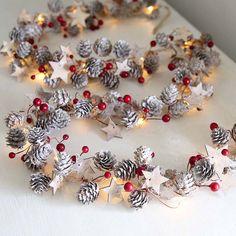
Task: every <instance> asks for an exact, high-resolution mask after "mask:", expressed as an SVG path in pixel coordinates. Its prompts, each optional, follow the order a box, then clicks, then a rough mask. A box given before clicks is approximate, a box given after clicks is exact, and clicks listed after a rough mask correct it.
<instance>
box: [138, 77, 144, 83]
mask: <svg viewBox="0 0 236 236" xmlns="http://www.w3.org/2000/svg"><path fill="white" fill-rule="evenodd" d="M138 82H139V83H140V84H143V83H144V82H145V79H144V77H143V76H141V77H139V78H138Z"/></svg>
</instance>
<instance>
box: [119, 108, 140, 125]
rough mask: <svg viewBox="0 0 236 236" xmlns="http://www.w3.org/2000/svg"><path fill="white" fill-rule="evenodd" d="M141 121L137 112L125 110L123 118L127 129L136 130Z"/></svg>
mask: <svg viewBox="0 0 236 236" xmlns="http://www.w3.org/2000/svg"><path fill="white" fill-rule="evenodd" d="M138 120H139V115H138V113H137V112H135V111H132V110H125V111H124V113H123V117H122V123H123V125H124V126H125V127H126V128H134V127H135V126H136V125H137V123H138Z"/></svg>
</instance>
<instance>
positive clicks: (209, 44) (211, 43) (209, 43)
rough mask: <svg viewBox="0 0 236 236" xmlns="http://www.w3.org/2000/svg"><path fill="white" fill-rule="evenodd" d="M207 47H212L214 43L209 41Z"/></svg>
mask: <svg viewBox="0 0 236 236" xmlns="http://www.w3.org/2000/svg"><path fill="white" fill-rule="evenodd" d="M207 46H208V47H209V48H212V47H213V46H214V42H213V41H211V40H210V41H208V43H207Z"/></svg>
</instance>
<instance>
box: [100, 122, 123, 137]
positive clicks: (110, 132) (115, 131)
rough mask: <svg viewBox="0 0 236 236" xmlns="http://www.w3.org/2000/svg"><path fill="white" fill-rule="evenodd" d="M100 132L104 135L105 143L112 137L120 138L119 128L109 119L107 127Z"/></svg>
mask: <svg viewBox="0 0 236 236" xmlns="http://www.w3.org/2000/svg"><path fill="white" fill-rule="evenodd" d="M101 130H102V131H103V132H105V133H106V138H107V141H109V140H111V139H112V138H114V137H116V138H122V136H121V127H119V126H118V125H116V124H115V123H114V122H113V121H112V120H111V119H109V123H108V125H107V126H106V127H105V128H102V129H101Z"/></svg>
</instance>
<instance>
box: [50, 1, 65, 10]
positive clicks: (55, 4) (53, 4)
mask: <svg viewBox="0 0 236 236" xmlns="http://www.w3.org/2000/svg"><path fill="white" fill-rule="evenodd" d="M48 9H49V10H50V11H51V12H53V13H58V12H60V11H61V10H62V9H63V2H62V1H61V0H49V1H48Z"/></svg>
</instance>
